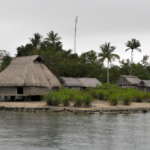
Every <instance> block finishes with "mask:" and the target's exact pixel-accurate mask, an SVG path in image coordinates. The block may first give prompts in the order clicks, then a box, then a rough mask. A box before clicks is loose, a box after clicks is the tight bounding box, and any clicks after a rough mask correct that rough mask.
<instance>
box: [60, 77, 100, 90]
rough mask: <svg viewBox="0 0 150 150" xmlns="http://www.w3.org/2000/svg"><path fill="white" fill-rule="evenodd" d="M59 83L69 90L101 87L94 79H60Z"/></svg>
mask: <svg viewBox="0 0 150 150" xmlns="http://www.w3.org/2000/svg"><path fill="white" fill-rule="evenodd" d="M59 79H60V83H61V84H62V85H64V86H66V87H68V88H70V89H76V90H81V89H85V88H86V87H92V88H96V85H97V84H99V85H102V83H101V82H99V81H98V80H97V79H96V78H72V77H60V78H59Z"/></svg>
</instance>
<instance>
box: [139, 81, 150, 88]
mask: <svg viewBox="0 0 150 150" xmlns="http://www.w3.org/2000/svg"><path fill="white" fill-rule="evenodd" d="M138 86H143V87H150V80H142V81H141V82H140V83H139V84H138Z"/></svg>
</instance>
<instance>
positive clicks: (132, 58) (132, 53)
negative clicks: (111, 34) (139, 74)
mask: <svg viewBox="0 0 150 150" xmlns="http://www.w3.org/2000/svg"><path fill="white" fill-rule="evenodd" d="M132 55H133V50H131V70H130V76H131V75H132V62H133V56H132Z"/></svg>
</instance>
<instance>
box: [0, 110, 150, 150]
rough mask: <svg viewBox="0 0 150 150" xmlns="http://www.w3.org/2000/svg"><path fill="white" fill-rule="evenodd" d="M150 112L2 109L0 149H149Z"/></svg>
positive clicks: (0, 116) (0, 117)
mask: <svg viewBox="0 0 150 150" xmlns="http://www.w3.org/2000/svg"><path fill="white" fill-rule="evenodd" d="M149 140H150V113H147V114H142V113H135V114H103V115H100V114H97V115H74V114H44V113H43V114H42V113H37V114H36V113H23V112H21V113H20V112H3V111H1V112H0V150H2V149H5V150H149V149H150V141H149Z"/></svg>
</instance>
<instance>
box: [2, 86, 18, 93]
mask: <svg viewBox="0 0 150 150" xmlns="http://www.w3.org/2000/svg"><path fill="white" fill-rule="evenodd" d="M0 94H17V88H16V87H1V88H0Z"/></svg>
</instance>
